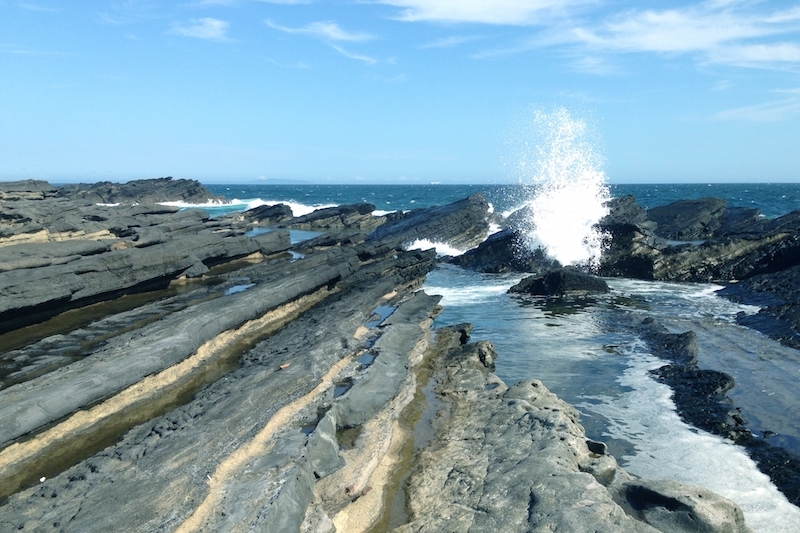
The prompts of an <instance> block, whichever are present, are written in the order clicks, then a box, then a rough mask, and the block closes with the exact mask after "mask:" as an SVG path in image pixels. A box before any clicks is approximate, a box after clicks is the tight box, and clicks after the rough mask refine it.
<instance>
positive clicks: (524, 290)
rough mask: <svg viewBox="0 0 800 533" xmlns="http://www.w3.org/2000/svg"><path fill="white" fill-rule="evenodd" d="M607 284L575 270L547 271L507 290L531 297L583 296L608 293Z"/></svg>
mask: <svg viewBox="0 0 800 533" xmlns="http://www.w3.org/2000/svg"><path fill="white" fill-rule="evenodd" d="M608 291H609V288H608V284H607V283H606V282H605V281H603V280H602V279H600V278H598V277H597V276H592V275H591V274H587V273H585V272H581V271H580V270H578V269H577V268H571V267H566V268H560V269H555V270H549V271H547V272H545V273H544V275H542V276H528V277H527V278H524V279H523V280H522V281H520V282H519V283H517V284H516V285H514V286H513V287H511V288H510V289H508V292H510V293H516V294H530V295H533V296H551V297H561V296H585V295H587V294H597V293H604V292H608Z"/></svg>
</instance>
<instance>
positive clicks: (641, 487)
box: [393, 331, 749, 533]
mask: <svg viewBox="0 0 800 533" xmlns="http://www.w3.org/2000/svg"><path fill="white" fill-rule="evenodd" d="M441 334H446V335H451V336H454V335H459V336H461V337H463V335H461V333H460V332H458V331H449V332H443V333H440V335H441ZM450 344H451V345H452V344H453V343H450ZM495 357H496V354H495V353H494V349H493V347H492V346H491V344H490V343H488V342H486V341H481V342H478V343H475V344H468V345H465V346H463V347H458V348H455V350H454V351H452V352H450V353H448V354H446V355H445V356H443V357H442V358H441V359H439V360H438V361H437V363H436V368H437V370H436V371H435V373H434V377H435V379H436V380H437V386H436V394H437V395H438V397H439V398H440V399H441V401H442V405H443V407H442V409H441V410H440V413H439V416H438V417H437V418H436V420H435V427H436V431H437V436H436V438H435V439H434V440H433V442H432V444H431V445H430V446H429V447H428V448H427V449H425V450H424V451H423V452H422V453H421V454H420V459H419V464H418V465H417V467H416V470H415V471H414V472H413V473H412V475H411V476H410V478H409V481H408V486H407V489H406V491H407V501H408V508H409V512H410V521H409V523H408V524H406V525H403V526H401V527H398V528H396V529H393V531H396V532H403V533H405V532H426V531H431V532H432V531H451V532H461V531H464V532H466V531H558V530H562V529H563V530H565V531H572V532H582V531H592V532H594V531H637V532H647V531H653V532H655V531H686V532H689V531H742V532H744V531H749V528H748V527H747V526H746V525H745V523H744V518H743V516H742V512H741V510H740V509H739V508H738V507H737V506H736V505H735V504H733V503H732V502H730V501H728V500H725V499H724V498H721V497H719V496H717V495H715V494H713V493H711V492H709V491H707V490H705V489H701V488H697V487H689V486H685V485H680V484H678V483H670V482H651V481H643V480H638V479H635V478H633V477H632V476H630V475H628V474H627V473H626V472H625V471H624V470H622V469H621V468H619V467H618V466H617V464H616V461H615V460H614V459H613V458H612V457H610V456H608V455H605V454H604V453H598V452H602V451H603V450H604V448H603V447H602V446H599V444H600V443H596V442H593V441H587V439H586V435H585V433H584V431H583V428H582V427H581V426H580V424H579V422H578V413H577V411H575V409H574V408H572V407H571V406H570V405H568V404H566V403H564V402H563V401H561V400H560V399H558V398H557V397H556V396H555V395H554V394H552V393H550V392H549V391H548V390H547V388H546V387H545V386H544V385H543V384H542V383H541V382H540V381H536V380H531V381H525V382H521V383H519V384H516V385H514V386H512V387H507V386H506V385H505V384H504V383H503V382H502V381H500V380H499V379H498V378H497V377H496V376H494V375H493V374H491V372H490V369H491V368H492V364H491V362H490V361H492V360H493V359H494V358H495Z"/></svg>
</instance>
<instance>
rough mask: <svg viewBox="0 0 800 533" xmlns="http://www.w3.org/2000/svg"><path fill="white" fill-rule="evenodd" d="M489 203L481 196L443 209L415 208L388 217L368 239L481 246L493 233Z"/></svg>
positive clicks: (466, 199) (400, 242) (476, 195)
mask: <svg viewBox="0 0 800 533" xmlns="http://www.w3.org/2000/svg"><path fill="white" fill-rule="evenodd" d="M488 215H489V203H488V202H487V201H486V198H484V197H483V195H480V194H474V195H472V196H470V197H468V198H465V199H463V200H459V201H457V202H454V203H452V204H448V205H445V206H442V207H429V208H425V209H415V210H412V211H409V212H408V213H399V212H396V213H393V214H391V215H387V216H386V217H385V222H384V224H383V225H381V226H380V227H378V228H377V229H376V230H375V231H374V232H373V233H372V234H371V235H370V236H369V238H368V240H381V241H384V242H393V243H396V244H397V245H402V244H411V243H413V242H415V241H418V240H422V239H428V240H432V241H437V242H446V243H448V244H449V245H450V246H453V247H454V248H459V249H469V248H472V247H474V246H477V245H479V244H480V243H481V242H483V241H484V239H485V238H486V236H487V235H488V234H489V223H488V221H487V217H488Z"/></svg>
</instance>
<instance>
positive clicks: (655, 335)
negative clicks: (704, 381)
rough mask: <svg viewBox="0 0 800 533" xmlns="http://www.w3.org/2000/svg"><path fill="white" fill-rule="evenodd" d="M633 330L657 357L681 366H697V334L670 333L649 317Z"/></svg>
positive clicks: (692, 332) (691, 332) (688, 332)
mask: <svg viewBox="0 0 800 533" xmlns="http://www.w3.org/2000/svg"><path fill="white" fill-rule="evenodd" d="M635 329H636V331H637V333H639V335H640V336H641V337H642V338H643V339H644V340H645V341H646V342H647V344H648V345H649V346H650V348H651V349H652V350H653V351H654V354H655V355H657V356H658V357H661V358H663V359H667V360H669V361H672V362H673V363H676V364H678V365H683V366H687V365H689V366H691V365H696V364H697V354H698V348H697V334H696V333H695V332H694V331H685V332H683V333H671V332H670V331H669V330H668V329H667V328H665V327H664V326H662V325H661V324H659V323H658V322H656V321H655V320H653V319H652V318H651V317H648V318H645V319H644V320H642V322H641V324H639V325H638V326H637V327H636V328H635Z"/></svg>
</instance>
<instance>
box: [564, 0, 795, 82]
mask: <svg viewBox="0 0 800 533" xmlns="http://www.w3.org/2000/svg"><path fill="white" fill-rule="evenodd" d="M764 7H765V4H764V3H763V2H759V1H758V0H752V1H751V0H738V1H737V0H710V1H706V2H701V3H698V4H695V5H692V6H688V7H684V8H678V9H667V10H645V11H640V10H638V11H637V10H634V11H628V12H625V13H622V14H618V15H616V16H614V17H612V18H610V19H608V20H607V21H606V22H604V23H601V24H599V25H597V26H595V27H587V26H583V27H574V28H572V29H571V30H570V32H569V33H568V36H569V37H568V38H569V39H572V40H573V41H574V42H577V43H581V44H583V45H585V46H586V47H588V48H589V49H590V50H596V51H607V52H655V53H666V54H687V53H688V54H696V55H698V56H699V58H700V59H701V60H702V61H706V62H711V63H720V64H729V65H740V66H765V65H768V64H780V63H795V62H800V45H798V44H797V43H795V42H791V41H784V42H777V43H776V42H773V40H774V39H775V38H781V37H783V38H784V39H785V37H786V36H790V35H792V36H796V35H797V31H798V28H800V8H792V9H788V10H781V11H772V12H764V11H763V8H764Z"/></svg>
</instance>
